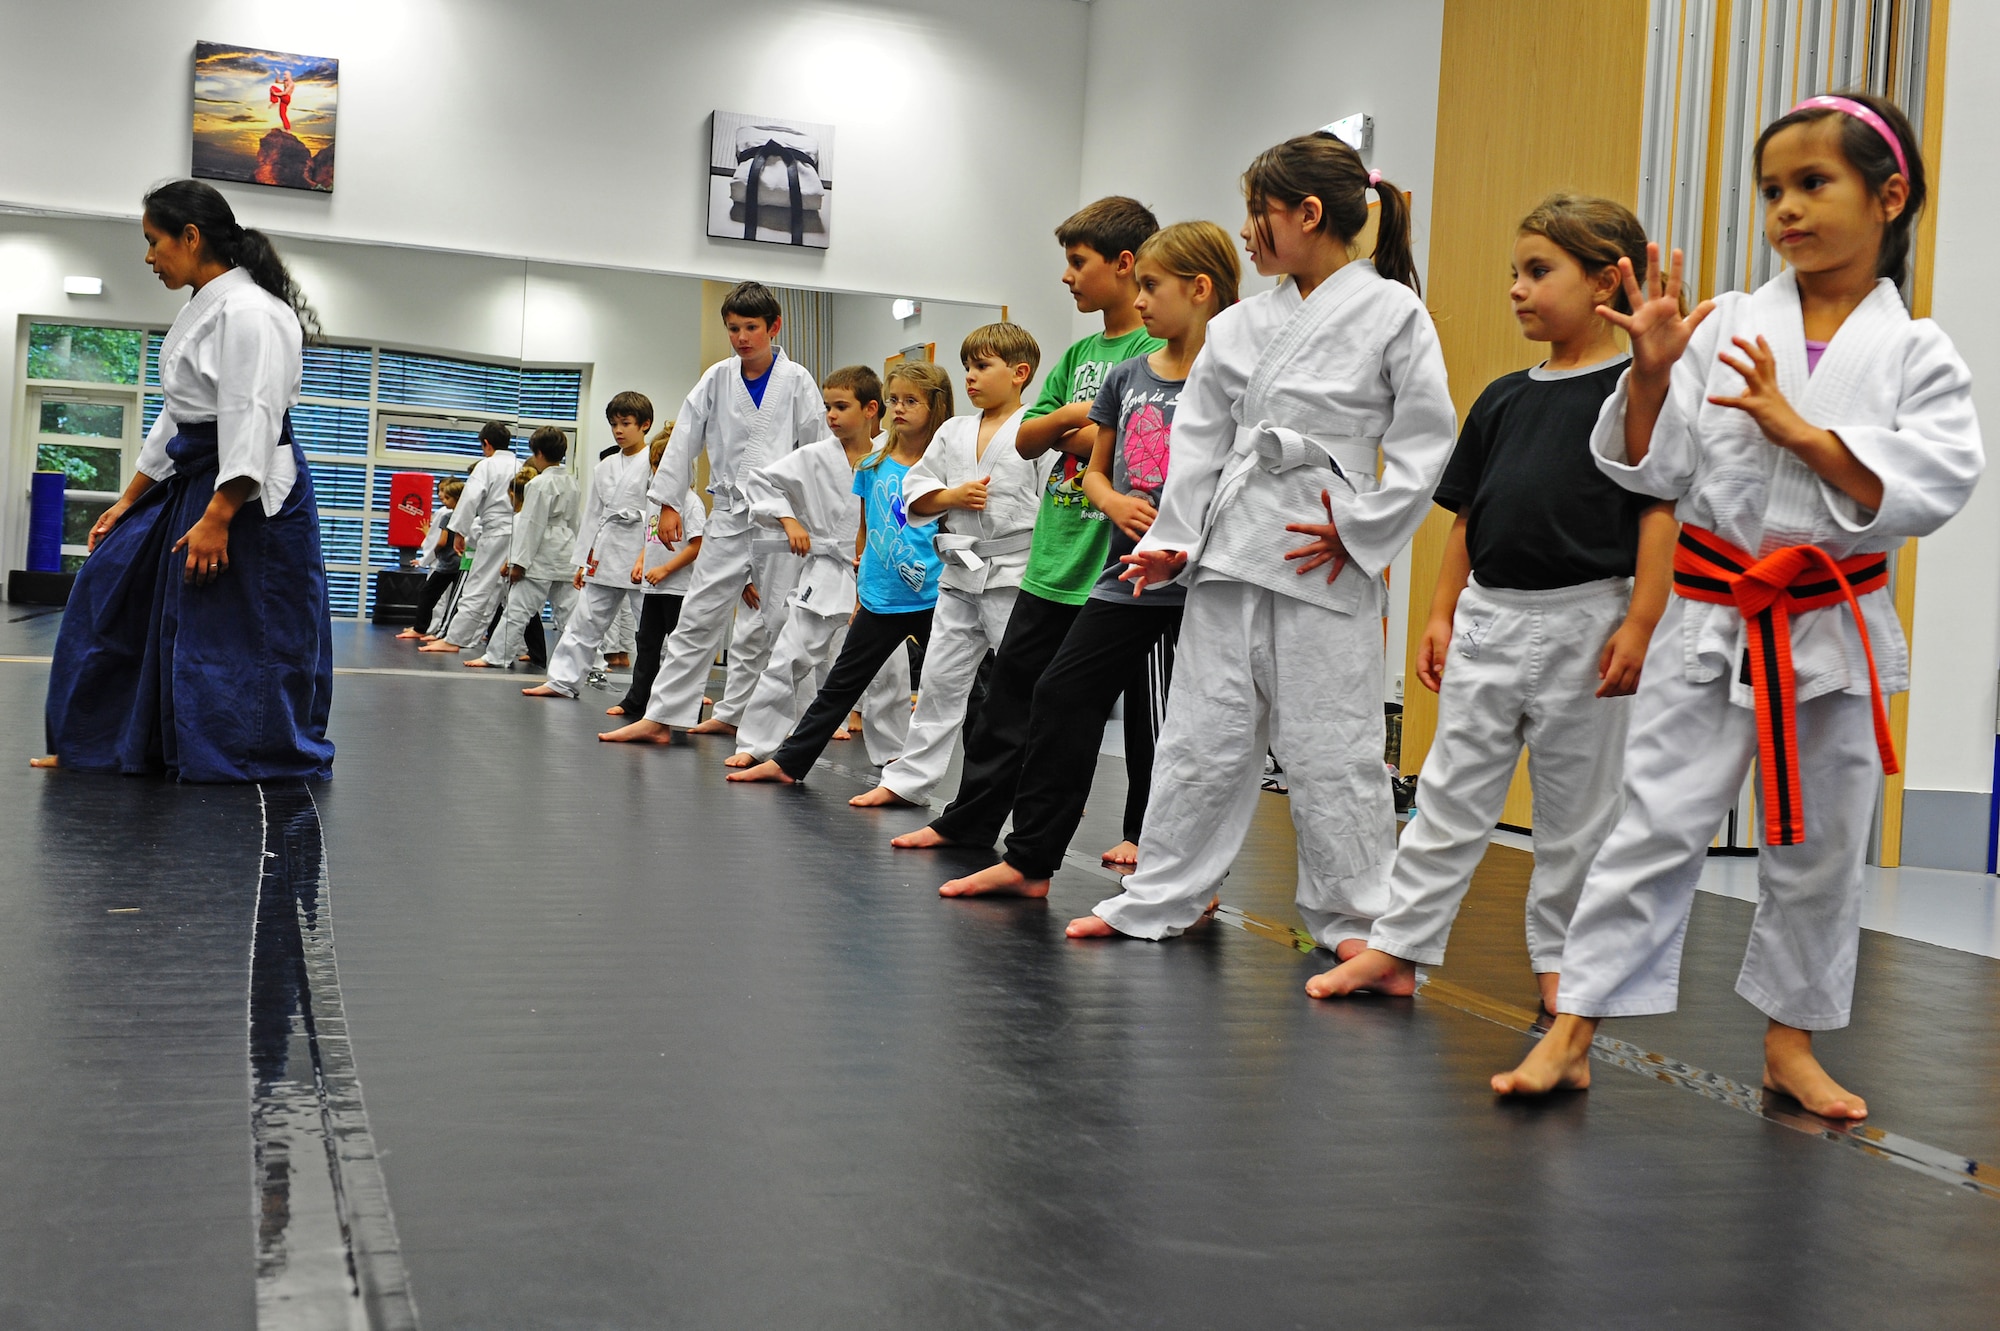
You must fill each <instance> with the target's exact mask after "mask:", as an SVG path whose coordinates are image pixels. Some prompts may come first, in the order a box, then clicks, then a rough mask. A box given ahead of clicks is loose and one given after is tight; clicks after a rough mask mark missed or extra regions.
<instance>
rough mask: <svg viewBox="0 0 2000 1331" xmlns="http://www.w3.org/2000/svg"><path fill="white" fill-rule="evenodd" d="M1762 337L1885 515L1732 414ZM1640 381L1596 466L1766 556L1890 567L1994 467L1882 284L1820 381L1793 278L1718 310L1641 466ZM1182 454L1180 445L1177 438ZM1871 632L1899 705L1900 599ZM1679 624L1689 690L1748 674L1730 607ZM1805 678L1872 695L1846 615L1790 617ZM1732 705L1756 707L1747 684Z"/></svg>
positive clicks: (1796, 660) (1600, 435)
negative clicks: (1850, 457)
mask: <svg viewBox="0 0 2000 1331" xmlns="http://www.w3.org/2000/svg"><path fill="white" fill-rule="evenodd" d="M1760 333H1761V334H1762V335H1763V336H1764V338H1765V340H1766V341H1767V342H1768V343H1769V344H1770V347H1771V354H1772V356H1773V358H1774V359H1775V360H1776V362H1777V367H1778V387H1779V389H1780V390H1781V391H1782V392H1783V393H1784V395H1785V399H1786V400H1787V401H1789V402H1790V403H1791V404H1792V405H1793V407H1795V408H1796V409H1797V410H1798V413H1799V414H1800V415H1801V416H1803V417H1805V418H1806V419H1807V420H1808V421H1811V422H1812V423H1813V424H1815V425H1818V426H1820V427H1822V428H1824V429H1828V430H1831V431H1833V432H1834V433H1835V434H1837V435H1839V436H1840V438H1841V441H1842V442H1843V443H1845V444H1846V445H1847V447H1848V448H1849V449H1851V450H1852V451H1853V453H1854V456H1855V457H1857V458H1859V459H1860V460H1861V462H1862V464H1863V465H1864V466H1866V467H1867V468H1868V469H1869V470H1870V471H1872V472H1874V473H1875V474H1876V475H1877V476H1878V477H1880V478H1881V481H1882V507H1881V508H1880V509H1879V510H1878V511H1876V512H1873V513H1871V512H1868V511H1867V510H1866V509H1863V508H1862V507H1861V506H1860V505H1859V504H1857V503H1856V502H1855V501H1854V500H1853V499H1851V498H1849V497H1848V496H1847V495H1845V494H1843V493H1841V492H1840V491H1839V490H1836V489H1835V488H1834V487H1833V486H1831V485H1829V484H1827V483H1826V482H1825V481H1823V480H1821V479H1820V478H1819V477H1818V476H1816V475H1815V474H1814V473H1813V472H1812V470H1811V469H1810V468H1808V467H1807V466H1806V465H1805V464H1804V463H1803V462H1800V461H1799V460H1798V459H1797V458H1796V457H1794V456H1792V455H1791V454H1790V453H1787V452H1786V451H1785V450H1784V449H1781V448H1779V447H1777V446H1776V445H1775V444H1773V443H1771V442H1770V441H1769V440H1767V439H1766V438H1765V437H1764V432H1763V431H1762V430H1761V429H1759V428H1758V426H1757V422H1756V421H1755V420H1754V419H1752V417H1751V416H1750V413H1748V412H1746V411H1740V410H1737V409H1736V408H1734V407H1718V406H1715V405H1713V404H1712V403H1710V402H1709V401H1708V398H1709V397H1710V396H1711V395H1717V396H1734V395H1736V394H1738V393H1741V392H1742V391H1743V387H1744V385H1743V379H1742V376H1740V375H1738V374H1737V373H1736V371H1734V370H1732V369H1730V368H1729V367H1728V366H1727V365H1725V364H1723V363H1722V361H1721V359H1720V353H1721V351H1722V350H1723V349H1724V348H1728V349H1729V350H1730V351H1731V353H1732V354H1738V355H1740V353H1737V352H1736V350H1735V347H1734V346H1733V344H1732V343H1731V342H1730V339H1731V338H1732V337H1743V338H1747V339H1750V340H1753V341H1754V340H1755V339H1756V337H1757V336H1758V334H1760ZM1630 382H1631V372H1630V371H1629V370H1628V371H1627V372H1626V374H1625V376H1624V377H1623V378H1621V379H1620V380H1619V381H1618V388H1617V390H1616V391H1615V392H1613V393H1612V395H1611V396H1610V397H1609V398H1607V399H1605V402H1604V407H1603V409H1602V411H1601V412H1600V414H1599V416H1598V418H1597V428H1596V430H1595V431H1594V432H1593V433H1592V435H1591V440H1590V442H1591V448H1592V450H1593V451H1594V452H1595V453H1596V454H1597V465H1598V466H1599V468H1601V469H1602V470H1603V471H1604V472H1605V474H1606V475H1608V476H1610V477H1611V478H1612V479H1613V480H1615V481H1617V482H1618V483H1619V484H1620V485H1622V486H1624V487H1625V488H1626V489H1628V490H1634V491H1637V492H1638V493H1640V494H1647V495H1653V496H1655V497H1656V498H1660V499H1672V500H1677V501H1679V502H1678V505H1677V506H1676V508H1675V510H1674V516H1675V517H1676V518H1678V519H1680V521H1682V522H1685V523H1692V524H1693V525H1695V526H1697V527H1703V528H1706V529H1707V530H1709V531H1712V532H1714V533H1715V534H1716V535H1717V536H1720V537H1721V538H1722V539H1724V540H1725V541H1728V542H1730V543H1731V544H1733V545H1735V546H1737V547H1738V548H1740V549H1743V550H1747V551H1750V552H1751V553H1753V554H1756V555H1765V554H1768V553H1770V552H1771V551H1773V550H1777V549H1780V548H1783V547H1785V546H1790V545H1817V546H1819V547H1821V548H1822V549H1824V550H1825V551H1826V552H1827V553H1828V554H1829V555H1832V556H1833V557H1834V558H1835V559H1837V560H1838V559H1846V558H1848V557H1850V556H1853V555H1859V554H1875V553H1886V552H1888V551H1891V550H1894V549H1896V548H1897V547H1898V546H1900V545H1901V544H1902V543H1903V541H1904V540H1905V539H1907V538H1909V537H1912V536H1925V535H1928V534H1929V533H1931V532H1934V531H1936V530H1937V529H1938V528H1939V527H1941V526H1943V525H1944V523H1945V521H1946V520H1947V519H1948V518H1950V517H1951V516H1952V515H1953V514H1954V513H1956V512H1958V510H1959V509H1960V508H1962V507H1964V505H1965V501H1966V500H1967V499H1968V498H1970V497H1971V494H1972V487H1973V484H1974V483H1975V482H1976V481H1977V480H1978V479H1979V473H1980V472H1981V471H1982V470H1983V469H1984V467H1985V462H1986V458H1985V452H1984V450H1983V448H1982V447H1981V444H1980V438H1979V420H1978V418H1977V416H1975V415H1974V413H1973V408H1972V374H1971V371H1969V370H1968V369H1967V368H1966V366H1965V362H1964V361H1963V360H1961V359H1959V355H1958V351H1957V349H1956V348H1954V347H1953V346H1952V343H1951V339H1950V338H1948V337H1946V336H1945V334H1944V331H1943V330H1942V329H1940V328H1939V327H1938V326H1937V325H1936V324H1935V323H1933V322H1932V321H1931V320H1929V319H1915V320H1913V319H1911V318H1910V314H1909V311H1908V310H1906V309H1904V308H1903V301H1902V297H1901V296H1900V295H1899V294H1898V293H1897V291H1896V285H1895V283H1893V282H1890V281H1889V280H1888V279H1886V278H1884V279H1881V280H1879V281H1877V282H1876V284H1875V289H1874V291H1872V292H1870V293H1869V295H1868V297H1867V298H1866V299H1865V300H1863V301H1862V302H1861V304H1860V305H1859V306H1858V307H1856V309H1855V310H1854V312H1853V313H1852V314H1850V315H1848V316H1847V321H1846V322H1845V323H1843V324H1842V325H1841V326H1840V331H1839V332H1838V333H1836V334H1835V335H1834V338H1833V340H1832V341H1831V342H1830V343H1828V344H1827V348H1826V351H1825V352H1824V353H1823V354H1822V355H1821V357H1820V362H1819V368H1818V369H1817V370H1815V371H1813V373H1812V374H1811V375H1810V376H1808V375H1807V373H1806V342H1805V323H1804V318H1803V315H1802V313H1801V311H1800V307H1799V289H1798V282H1797V280H1796V279H1795V278H1794V277H1793V275H1792V274H1791V273H1790V272H1789V271H1787V272H1784V273H1780V274H1779V275H1778V276H1776V277H1774V278H1772V279H1771V280H1770V281H1769V282H1766V283H1765V284H1764V285H1763V286H1762V287H1760V288H1758V289H1757V290H1756V291H1754V292H1749V293H1745V292H1740V291H1731V292H1725V293H1724V294H1723V295H1721V296H1720V297H1718V298H1717V300H1716V308H1715V312H1714V313H1713V314H1711V315H1709V317H1708V319H1707V320H1706V321H1705V322H1704V323H1703V324H1702V325H1701V327H1699V328H1697V329H1696V330H1695V333H1694V337H1693V339H1692V340H1691V341H1689V343H1688V347H1687V351H1686V352H1685V353H1684V354H1683V355H1682V357H1681V359H1680V363H1679V364H1677V365H1676V366H1674V371H1673V378H1672V384H1671V387H1670V388H1669V390H1668V393H1667V400H1666V403H1665V405H1664V406H1663V407H1662V408H1661V410H1660V418H1659V420H1658V422H1657V423H1656V424H1655V425H1654V427H1653V438H1652V443H1651V444H1650V446H1649V447H1648V449H1647V452H1646V456H1645V459H1644V460H1643V461H1641V462H1640V463H1638V464H1637V465H1636V466H1634V465H1631V464H1628V463H1627V462H1626V461H1625V456H1626V454H1625V405H1626V403H1627V401H1629V388H1630ZM1175 442H1176V443H1178V442H1179V440H1178V437H1177V438H1176V441H1175ZM1858 601H1859V604H1860V606H1861V611H1862V614H1863V615H1864V616H1865V617H1866V619H1867V621H1868V637H1869V641H1870V645H1871V646H1872V647H1873V649H1874V652H1875V665H1876V668H1877V670H1878V671H1879V672H1880V674H1881V679H1882V688H1883V691H1884V692H1885V693H1895V692H1899V691H1901V690H1904V689H1907V688H1908V687H1909V686H1910V653H1909V647H1908V644H1907V643H1906V642H1905V641H1904V639H1903V626H1902V624H1901V622H1900V621H1898V619H1897V618H1896V608H1895V603H1894V601H1893V599H1892V598H1891V595H1890V591H1889V589H1888V588H1886V587H1885V588H1881V589H1878V590H1876V591H1873V592H1870V593H1868V594H1867V595H1866V596H1862V597H1859V598H1858ZM1681 624H1682V637H1683V652H1684V656H1683V659H1684V662H1685V670H1686V677H1687V679H1688V681H1689V682H1690V683H1696V684H1700V683H1706V682H1708V681H1710V680H1714V679H1717V678H1720V677H1721V676H1722V675H1723V674H1724V673H1725V672H1727V671H1731V670H1734V669H1735V667H1736V664H1737V663H1738V662H1740V661H1741V660H1742V659H1743V652H1744V648H1745V644H1744V641H1743V618H1742V616H1741V615H1740V614H1738V613H1737V610H1736V607H1735V606H1732V605H1710V604H1708V603H1706V602H1701V601H1688V602H1686V603H1685V604H1684V605H1683V606H1682V610H1681ZM1791 634H1792V668H1793V674H1794V679H1795V681H1796V688H1797V693H1796V697H1797V698H1798V699H1799V700H1800V701H1804V700H1805V699H1808V698H1817V697H1819V696H1821V695H1822V694H1827V693H1833V692H1836V691H1839V692H1846V693H1855V694H1866V693H1868V692H1869V685H1868V662H1867V659H1866V657H1864V656H1863V655H1862V651H1861V635H1860V633H1859V632H1858V631H1857V630H1856V628H1855V625H1854V617H1853V616H1852V615H1851V614H1849V613H1848V612H1847V609H1846V607H1845V605H1834V606H1828V607H1826V608H1824V609H1820V610H1808V611H1805V612H1803V613H1799V614H1794V615H1792V616H1791ZM1730 697H1731V701H1732V702H1735V703H1738V704H1740V705H1741V706H1744V707H1749V706H1752V705H1753V703H1754V699H1753V696H1752V692H1751V688H1750V685H1749V684H1747V683H1745V682H1744V681H1742V680H1741V679H1740V678H1738V679H1736V680H1735V681H1734V683H1733V685H1732V688H1731V693H1730Z"/></svg>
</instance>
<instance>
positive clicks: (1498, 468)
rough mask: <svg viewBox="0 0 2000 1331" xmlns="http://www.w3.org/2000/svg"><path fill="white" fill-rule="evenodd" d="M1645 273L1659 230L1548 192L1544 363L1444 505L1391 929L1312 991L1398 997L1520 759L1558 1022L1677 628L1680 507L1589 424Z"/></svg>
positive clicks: (1542, 211) (1493, 388) (1470, 449)
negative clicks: (1659, 648)
mask: <svg viewBox="0 0 2000 1331" xmlns="http://www.w3.org/2000/svg"><path fill="white" fill-rule="evenodd" d="M1620 257H1629V258H1630V259H1631V260H1632V261H1633V265H1634V267H1635V268H1637V269H1639V270H1641V271H1643V269H1644V267H1645V263H1646V233H1645V230H1644V229H1643V228H1642V227H1641V226H1640V225H1639V220H1638V219H1637V218H1636V217H1634V216H1633V215H1632V213H1631V212H1630V211H1629V210H1628V209H1626V208H1625V207H1623V206H1622V205H1620V204H1617V203H1613V202H1611V201H1610V200H1608V199H1595V198H1584V197H1579V196H1575V195H1568V194H1556V195H1551V196H1550V197H1549V198H1547V199H1545V200H1543V202H1542V203H1541V205H1540V206H1539V207H1537V208H1536V209H1535V210H1534V211H1533V212H1532V213H1530V214H1528V216H1527V217H1526V218H1525V219H1524V220H1523V221H1522V223H1521V227H1520V231H1519V234H1518V235H1517V236H1516V238H1515V241H1514V282H1513V285H1512V286H1511V287H1510V288H1509V289H1508V297H1509V298H1510V299H1511V300H1512V301H1513V304H1514V317H1515V318H1516V319H1517V320H1518V321H1519V322H1520V325H1521V331H1522V333H1523V335H1525V336H1526V337H1527V338H1528V339H1529V340H1530V341H1535V342H1546V343H1548V344H1549V355H1548V359H1547V360H1545V361H1543V362H1542V364H1540V365H1538V366H1536V367H1535V368H1533V369H1529V370H1519V371H1516V372H1515V373H1513V374H1509V375H1503V376H1502V377H1501V378H1499V379H1496V380H1495V381H1493V383H1491V384H1489V385H1487V388H1486V391H1485V392H1483V393H1481V394H1480V396H1479V401H1478V402H1476V403H1475V404H1474V405H1473V408H1472V411H1471V412H1470V413H1469V414H1468V415H1467V416H1466V420H1465V428H1464V430H1463V432H1462V433H1461V434H1460V436H1459V442H1458V447H1457V449H1456V450H1455V451H1454V452H1453V454H1452V460H1451V465H1450V466H1449V467H1448V468H1447V469H1446V471H1445V476H1444V480H1443V481H1442V482H1441V483H1440V484H1439V486H1438V490H1437V495H1436V499H1437V502H1438V504H1439V505H1441V506H1442V507H1444V508H1447V509H1450V510H1452V511H1453V512H1455V513H1456V514H1457V515H1458V520H1457V521H1456V522H1454V523H1453V524H1452V528H1451V533H1450V536H1449V537H1448V538H1447V541H1446V544H1445V554H1444V564H1443V566H1442V567H1441V568H1440V569H1439V571H1438V580H1437V591H1436V592H1435V593H1434V594H1433V596H1432V598H1431V612H1430V621H1429V624H1428V625H1427V626H1426V628H1425V630H1424V636H1423V641H1422V643H1421V645H1420V646H1419V648H1418V652H1417V678H1418V679H1419V680H1420V681H1421V682H1422V683H1423V685H1424V687H1426V688H1428V689H1430V690H1432V691H1433V692H1435V693H1436V694H1437V695H1438V731H1437V737H1436V739H1434V740H1433V741H1432V744H1431V749H1430V753H1429V755H1428V756H1427V757H1426V758H1425V760H1424V770H1423V778H1422V781H1421V783H1420V784H1419V785H1418V787H1417V801H1416V803H1417V812H1416V815H1415V817H1414V818H1413V819H1412V820H1411V823H1410V827H1409V829H1408V830H1407V831H1406V832H1405V833H1404V835H1403V839H1402V843H1401V845H1400V847H1399V848H1398V850H1397V854H1396V865H1395V870H1394V874H1393V876H1392V878H1391V884H1390V892H1391V902H1390V906H1389V910H1388V912H1387V913H1386V914H1384V915H1382V916H1381V917H1379V918H1378V919H1377V920H1376V921H1375V927H1374V931H1373V933H1372V934H1371V936H1370V938H1369V946H1368V950H1367V951H1364V952H1362V953H1360V954H1358V955H1357V956H1355V957H1354V958H1353V959H1351V960H1349V961H1347V962H1345V963H1343V964H1342V965H1340V966H1337V967H1335V968H1334V969H1333V970H1331V971H1328V972H1326V973H1325V974H1324V975H1319V976H1315V977H1314V978H1313V980H1312V981H1311V982H1310V983H1309V984H1308V985H1307V986H1306V992H1308V993H1310V994H1312V995H1313V996H1314V997H1315V998H1333V997H1338V996H1341V995H1345V994H1349V993H1353V992H1355V991H1356V990H1363V989H1365V990H1371V991H1373V992H1376V993H1397V994H1407V993H1410V992H1412V991H1413V989H1414V988H1415V982H1416V968H1417V966H1418V965H1419V964H1422V965H1437V964H1438V963H1440V962H1442V961H1443V960H1444V949H1445V940H1446V938H1447V937H1448V936H1449V934H1450V932H1451V924H1452V919H1453V917H1454V916H1456V915H1457V913H1458V907H1459V903H1460V902H1461V901H1463V900H1464V898H1465V892H1466V888H1467V887H1468V886H1470V884H1471V880H1472V871H1473V869H1474V868H1475V867H1477V865H1478V864H1479V861H1480V858H1481V856H1482V855H1483V854H1484V853H1485V849H1486V841H1487V838H1488V837H1489V836H1490V835H1491V834H1492V831H1493V827H1494V825H1495V824H1496V823H1497V822H1498V821H1499V819H1500V815H1501V811H1502V808H1503V806H1504V805H1505V803H1506V799H1507V791H1508V787H1509V786H1510V785H1511V783H1512V781H1513V776H1514V771H1515V768H1516V765H1517V764H1518V763H1519V761H1520V757H1521V749H1522V747H1523V746H1524V745H1525V746H1526V747H1527V750H1528V773H1529V777H1530V779H1531V781H1532V784H1533V787H1534V798H1535V831H1534V836H1535V869H1534V876H1533V878H1532V879H1531V880H1530V883H1529V888H1528V911H1527V932H1528V953H1529V960H1530V962H1531V963H1532V964H1533V966H1534V969H1535V972H1536V975H1535V978H1536V981H1537V983H1538V984H1539V985H1540V987H1541V992H1542V1006H1543V1007H1544V1008H1545V1009H1547V1010H1548V1011H1549V1012H1551V1013H1553V1012H1554V1011H1555V998H1556V986H1557V979H1558V971H1559V969H1560V967H1561V964H1562V950H1563V942H1564V939H1565V938H1566V936H1567V933H1568V928H1569V917H1570V913H1571V912H1572V911H1573V910H1575V908H1576V901H1577V896H1578V894H1579V893H1580V892H1581V891H1582V888H1583V880H1584V875H1585V873H1586V872H1587V871H1588V870H1589V868H1590V862H1591V860H1592V858H1593V857H1594V856H1595V855H1596V853H1597V848H1598V846H1599V845H1601V844H1602V843H1603V841H1604V838H1605V837H1606V836H1607V835H1608V834H1609V833H1610V831H1611V826H1612V823H1613V822H1614V821H1615V820H1616V818H1617V816H1618V810H1619V791H1620V788H1621V779H1620V778H1621V772H1622V767H1623V757H1624V748H1625V719H1626V710H1627V705H1626V698H1627V695H1629V694H1631V693H1632V692H1633V691H1634V690H1636V689H1637V688H1638V686H1639V667H1640V665H1641V663H1642V662H1643V661H1644V660H1645V656H1646V647H1647V644H1648V642H1649V641H1650V640H1651V638H1652V634H1653V626H1654V624H1655V623H1657V622H1658V620H1659V618H1660V615H1661V614H1662V613H1663V612H1664V610H1665V609H1666V603H1667V593H1668V585H1669V580H1670V576H1671V571H1672V565H1673V545H1674V537H1675V532H1676V530H1677V528H1676V525H1675V523H1674V518H1673V512H1672V508H1671V506H1670V505H1667V504H1661V503H1655V502H1654V501H1652V500H1650V499H1647V498H1646V497H1644V496H1640V495H1635V494H1633V493H1632V492H1631V491H1629V490H1625V489H1623V488H1621V487H1620V486H1619V485H1617V484H1616V483H1615V482H1613V481H1612V480H1611V479H1610V478H1609V477H1607V476H1605V475H1604V474H1603V473H1602V472H1600V471H1599V470H1598V467H1597V465H1596V462H1595V460H1594V459H1593V457H1592V456H1591V451H1590V435H1591V429H1592V427H1593V426H1595V425H1596V423H1597V415H1598V409H1599V408H1600V407H1601V406H1602V405H1603V403H1604V400H1605V399H1606V398H1607V397H1609V396H1610V395H1611V393H1612V390H1613V389H1614V388H1616V387H1617V383H1618V377H1619V375H1620V374H1622V373H1623V372H1624V368H1625V365H1626V363H1627V362H1628V361H1629V360H1630V357H1629V356H1628V355H1627V354H1626V353H1625V352H1624V351H1623V350H1622V349H1621V348H1620V347H1619V345H1618V342H1617V340H1616V338H1615V337H1614V335H1613V333H1612V329H1611V326H1610V325H1609V324H1608V323H1606V322H1605V321H1604V320H1603V319H1601V318H1599V317H1598V316H1597V313H1596V310H1597V307H1598V306H1599V305H1613V306H1615V307H1616V308H1618V309H1621V310H1622V309H1624V308H1625V306H1624V304H1623V302H1624V300H1625V296H1624V291H1623V287H1622V282H1621V278H1620V274H1619V269H1618V260H1619V259H1620Z"/></svg>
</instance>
